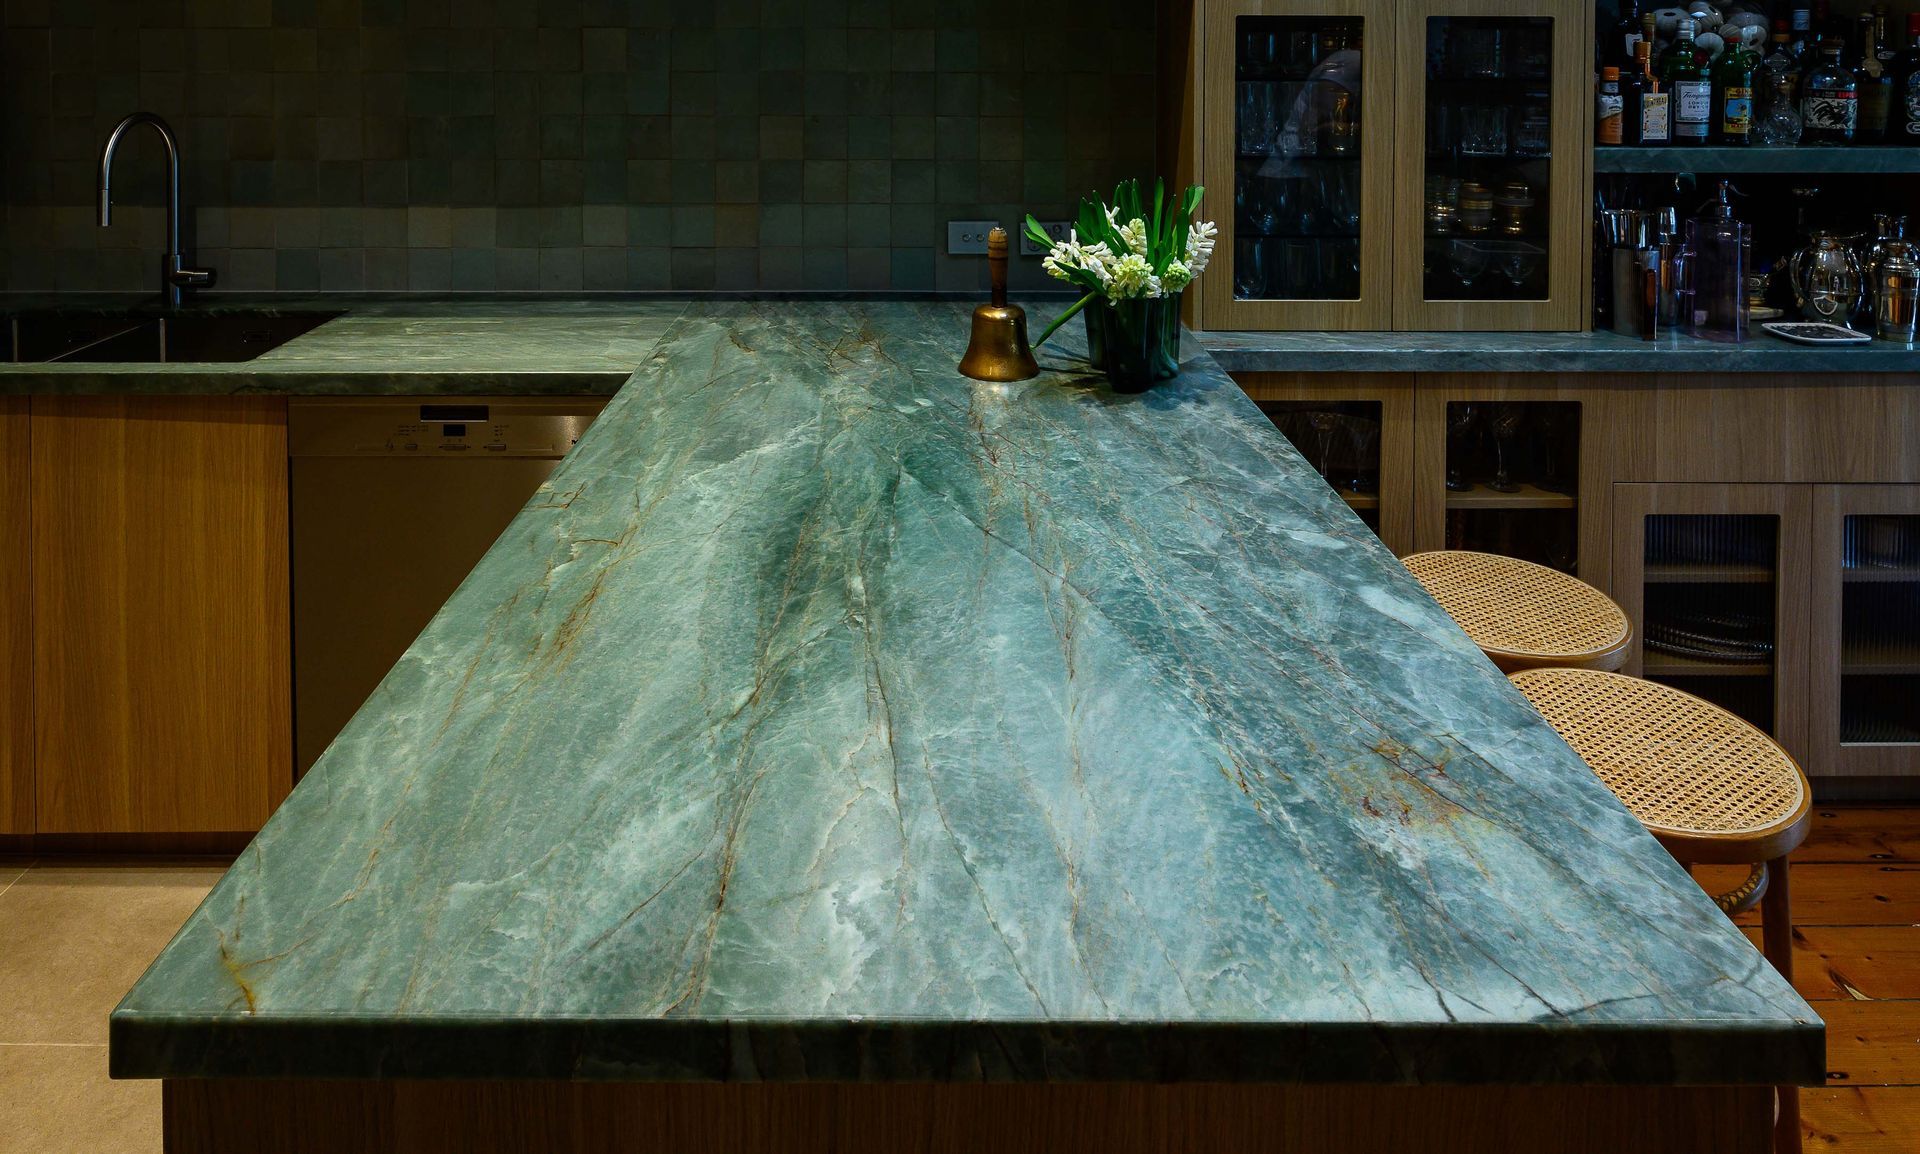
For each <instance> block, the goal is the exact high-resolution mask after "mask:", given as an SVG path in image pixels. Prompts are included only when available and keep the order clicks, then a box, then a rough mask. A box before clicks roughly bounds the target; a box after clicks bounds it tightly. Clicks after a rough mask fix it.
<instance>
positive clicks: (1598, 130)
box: [1593, 64, 1626, 144]
mask: <svg viewBox="0 0 1920 1154" xmlns="http://www.w3.org/2000/svg"><path fill="white" fill-rule="evenodd" d="M1625 108H1626V106H1625V104H1624V102H1623V101H1622V99H1621V96H1620V70H1619V69H1618V68H1615V67H1614V66H1613V65H1611V64H1609V65H1607V66H1606V67H1605V68H1602V69H1601V70H1600V91H1599V92H1598V93H1597V94H1596V97H1595V100H1594V117H1595V119H1594V129H1593V142H1594V143H1595V144H1622V143H1625V140H1626V135H1625V134H1626V127H1625V124H1624V123H1623V122H1622V120H1621V116H1622V114H1623V113H1624V111H1625Z"/></svg>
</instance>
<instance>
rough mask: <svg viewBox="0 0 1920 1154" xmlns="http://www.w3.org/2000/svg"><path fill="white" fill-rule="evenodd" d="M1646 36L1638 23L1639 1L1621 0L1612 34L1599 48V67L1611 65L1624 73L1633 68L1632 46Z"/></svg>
mask: <svg viewBox="0 0 1920 1154" xmlns="http://www.w3.org/2000/svg"><path fill="white" fill-rule="evenodd" d="M1645 35H1646V31H1645V28H1644V27H1643V25H1642V24H1641V22H1640V0H1621V3H1620V19H1619V20H1618V21H1616V22H1615V23H1614V26H1613V33H1612V35H1611V36H1609V37H1608V38H1607V40H1606V42H1605V43H1604V44H1603V45H1602V46H1601V54H1600V64H1601V67H1605V66H1606V65H1609V64H1611V65H1613V66H1614V67H1615V68H1618V69H1620V71H1621V72H1625V71H1626V70H1627V69H1629V68H1631V67H1633V46H1634V45H1635V44H1638V43H1640V41H1641V39H1642V38H1643V37H1644V36H1645Z"/></svg>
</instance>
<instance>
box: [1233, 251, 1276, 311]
mask: <svg viewBox="0 0 1920 1154" xmlns="http://www.w3.org/2000/svg"><path fill="white" fill-rule="evenodd" d="M1267 243H1268V242H1266V241H1265V240H1262V239H1260V238H1259V237H1250V236H1248V237H1241V238H1239V239H1238V240H1236V241H1235V242H1234V245H1233V295H1234V296H1236V297H1238V298H1239V299H1241V300H1261V299H1263V298H1265V297H1266V296H1267V292H1268V286H1269V285H1270V283H1271V280H1272V272H1271V270H1270V269H1269V268H1268V265H1267V261H1268V255H1267V253H1268V249H1267Z"/></svg>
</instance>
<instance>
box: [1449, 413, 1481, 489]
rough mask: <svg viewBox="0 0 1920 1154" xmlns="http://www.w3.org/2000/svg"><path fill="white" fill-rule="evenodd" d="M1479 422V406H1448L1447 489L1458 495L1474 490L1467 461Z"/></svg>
mask: <svg viewBox="0 0 1920 1154" xmlns="http://www.w3.org/2000/svg"><path fill="white" fill-rule="evenodd" d="M1479 421H1480V406H1478V405H1475V404H1473V403H1471V402H1455V403H1453V404H1450V405H1448V406H1447V488H1449V489H1451V490H1452V491H1454V492H1456V493H1464V492H1466V491H1467V490H1468V489H1471V488H1473V482H1471V481H1469V480H1467V470H1466V461H1467V453H1468V452H1470V451H1471V448H1472V445H1471V442H1472V440H1473V432H1474V426H1475V425H1477V424H1478V423H1479Z"/></svg>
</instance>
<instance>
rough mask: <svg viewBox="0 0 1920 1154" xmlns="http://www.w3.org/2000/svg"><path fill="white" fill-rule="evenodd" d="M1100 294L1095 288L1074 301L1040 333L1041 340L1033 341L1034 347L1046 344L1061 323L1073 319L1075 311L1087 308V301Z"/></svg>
mask: <svg viewBox="0 0 1920 1154" xmlns="http://www.w3.org/2000/svg"><path fill="white" fill-rule="evenodd" d="M1099 295H1100V293H1099V291H1098V290H1095V291H1093V292H1090V293H1088V294H1087V295H1086V296H1083V297H1081V298H1080V299H1079V300H1077V301H1075V302H1073V306H1072V307H1071V308H1069V309H1067V311H1066V312H1063V313H1061V314H1060V315H1059V316H1057V317H1055V318H1053V323H1052V324H1050V325H1048V326H1047V327H1046V330H1045V331H1044V332H1042V333H1041V334H1040V339H1039V340H1037V341H1035V342H1033V347H1034V348H1036V349H1037V348H1039V347H1040V346H1041V345H1044V344H1046V343H1047V338H1048V337H1050V336H1052V335H1053V334H1054V333H1056V332H1058V331H1059V329H1060V326H1061V325H1064V324H1066V323H1067V322H1068V321H1069V320H1071V319H1073V315H1074V314H1075V313H1077V312H1079V311H1080V310H1081V309H1083V308H1086V307H1087V303H1088V302H1089V301H1091V300H1093V298H1094V297H1097V296H1099Z"/></svg>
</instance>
